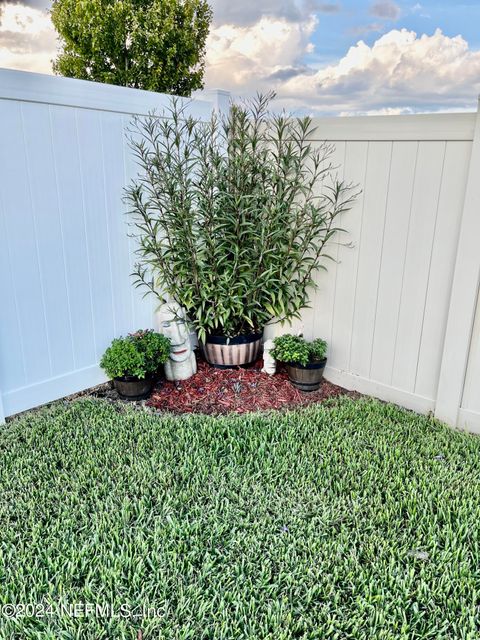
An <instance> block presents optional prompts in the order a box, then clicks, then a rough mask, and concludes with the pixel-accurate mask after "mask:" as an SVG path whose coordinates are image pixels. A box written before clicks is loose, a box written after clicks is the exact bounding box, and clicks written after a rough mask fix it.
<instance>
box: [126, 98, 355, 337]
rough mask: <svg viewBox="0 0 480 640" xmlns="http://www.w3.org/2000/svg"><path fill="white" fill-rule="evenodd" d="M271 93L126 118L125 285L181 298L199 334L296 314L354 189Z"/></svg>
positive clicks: (257, 326)
mask: <svg viewBox="0 0 480 640" xmlns="http://www.w3.org/2000/svg"><path fill="white" fill-rule="evenodd" d="M271 97H272V96H271V95H270V96H259V97H258V98H257V99H256V100H254V101H252V102H250V103H248V104H245V105H243V106H238V105H235V106H232V108H231V109H230V112H229V114H228V115H227V116H226V117H223V118H220V117H218V116H217V115H215V114H213V115H212V118H211V120H210V121H209V122H207V123H205V122H200V121H198V120H196V119H195V118H193V117H191V116H188V114H187V113H186V111H185V107H184V106H182V105H181V104H180V102H179V101H178V100H174V101H173V102H172V105H171V108H170V111H169V113H168V114H167V116H168V117H157V116H155V115H151V116H149V117H146V118H137V119H135V120H134V124H133V127H132V131H131V133H132V135H131V148H132V150H133V152H134V155H135V157H136V160H137V162H138V164H139V166H140V174H139V176H138V178H137V179H136V180H135V181H134V182H133V183H132V185H131V187H130V188H129V189H128V190H127V202H128V204H129V206H130V213H131V215H132V217H133V225H134V228H135V231H134V235H136V236H137V239H138V242H139V244H138V257H139V263H138V265H137V269H136V280H137V284H139V285H146V286H147V287H148V290H149V291H151V292H153V293H154V294H155V295H156V296H158V297H159V298H160V299H161V300H163V296H164V294H166V295H167V296H168V297H171V298H173V299H174V300H175V301H176V302H178V303H179V304H180V305H182V306H183V307H185V309H186V311H187V314H188V316H189V318H190V320H191V322H192V324H193V326H194V327H195V329H196V330H197V332H198V334H199V337H200V338H201V339H203V338H205V336H206V335H207V334H215V333H222V334H224V335H227V336H235V335H239V334H242V333H247V332H250V331H252V330H253V331H261V330H262V329H263V327H264V325H265V324H266V323H267V322H269V321H270V320H271V319H273V318H274V317H276V318H278V319H281V320H288V319H291V318H293V317H299V312H300V310H301V309H302V308H304V307H305V306H307V305H308V303H309V293H310V291H311V289H312V287H313V286H314V279H313V277H314V274H315V272H316V271H317V270H318V269H319V268H325V260H326V259H327V258H328V255H327V254H326V248H327V247H328V245H329V244H330V242H331V241H332V239H333V238H334V236H335V235H336V234H337V233H339V232H340V231H341V229H340V227H339V226H338V224H337V222H338V220H339V216H340V215H341V214H342V213H344V212H346V211H348V209H349V208H350V206H351V204H352V202H353V200H354V198H355V193H354V192H353V191H352V187H351V186H350V185H348V184H346V183H345V182H343V181H339V180H337V179H336V178H335V177H334V176H333V167H332V165H331V163H330V161H329V158H330V156H331V154H332V152H333V147H332V146H331V145H328V144H325V143H320V144H318V143H313V142H312V137H313V136H314V127H313V126H312V120H311V119H310V118H308V117H307V118H291V117H289V116H287V115H285V114H281V115H275V114H272V113H270V112H269V110H268V104H269V100H270V99H271ZM322 182H323V188H322ZM152 276H153V277H152Z"/></svg>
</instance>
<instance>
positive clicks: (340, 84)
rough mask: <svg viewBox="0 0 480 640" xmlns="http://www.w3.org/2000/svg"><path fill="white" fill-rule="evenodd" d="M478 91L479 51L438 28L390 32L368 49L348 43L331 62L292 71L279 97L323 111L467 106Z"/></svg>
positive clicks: (479, 75)
mask: <svg viewBox="0 0 480 640" xmlns="http://www.w3.org/2000/svg"><path fill="white" fill-rule="evenodd" d="M479 92H480V51H471V50H470V49H469V47H468V43H467V42H466V41H465V40H464V39H463V38H462V37H461V36H455V37H453V38H450V37H448V36H446V35H444V34H443V33H442V32H441V31H440V29H437V30H436V31H435V33H434V34H433V35H431V36H428V35H422V36H420V37H417V35H416V33H414V32H413V31H407V30H406V29H402V30H396V29H395V30H392V31H390V32H388V33H386V34H385V35H383V36H382V37H380V38H379V39H378V40H377V41H376V42H375V43H374V44H373V46H371V47H369V46H368V45H367V44H365V43H364V42H363V41H360V42H358V43H357V44H356V45H355V46H354V47H351V48H350V49H349V51H348V52H347V54H346V55H345V56H344V57H343V58H342V59H341V60H340V61H339V62H338V63H336V64H334V65H331V66H329V67H327V68H324V69H320V70H319V71H317V72H316V73H315V74H314V75H305V74H303V75H297V76H296V77H295V78H291V79H290V80H288V81H287V82H285V83H284V84H283V86H282V87H281V88H280V89H279V93H280V95H281V96H282V97H283V98H284V99H286V100H288V102H289V103H290V104H298V105H299V106H300V105H305V104H306V103H307V104H309V105H310V108H312V109H317V110H324V111H337V112H338V111H340V112H343V111H359V110H361V111H364V112H369V111H370V112H371V111H372V110H378V109H396V110H398V109H401V110H404V111H405V112H408V110H409V109H414V110H424V111H425V110H427V111H428V110H436V109H438V108H440V109H452V108H472V107H474V105H475V102H476V96H477V94H478V93H479Z"/></svg>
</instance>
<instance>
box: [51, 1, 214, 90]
mask: <svg viewBox="0 0 480 640" xmlns="http://www.w3.org/2000/svg"><path fill="white" fill-rule="evenodd" d="M211 16H212V12H211V9H210V7H209V5H208V3H207V1H206V0H54V2H53V7H52V22H53V24H54V26H55V28H56V30H57V32H58V34H59V36H60V42H61V45H62V48H63V51H62V52H61V53H60V54H59V56H58V58H57V59H56V61H55V62H54V71H55V72H56V73H58V74H60V75H63V76H67V77H70V78H80V79H84V80H95V81H97V82H105V83H108V84H117V85H122V86H126V87H135V88H137V89H146V90H149V91H158V92H163V93H174V94H177V95H180V96H188V95H190V93H191V92H192V91H193V90H195V89H201V88H202V86H203V84H202V78H203V72H204V51H205V41H206V38H207V35H208V30H209V26H210V21H211Z"/></svg>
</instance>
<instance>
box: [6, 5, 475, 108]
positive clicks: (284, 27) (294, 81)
mask: <svg viewBox="0 0 480 640" xmlns="http://www.w3.org/2000/svg"><path fill="white" fill-rule="evenodd" d="M289 1H290V0H285V2H286V4H285V5H281V3H275V2H271V4H272V6H273V5H275V4H276V6H277V7H281V6H283V7H284V9H285V7H288V6H290V5H289V4H288V2H289ZM320 4H321V5H322V6H323V7H324V9H325V3H319V2H318V0H308V2H307V1H306V0H305V2H304V4H303V5H302V6H303V7H304V8H305V7H308V9H309V10H311V9H312V7H314V6H320ZM263 6H266V5H263ZM332 6H333V3H332ZM335 6H336V5H335ZM0 7H1V15H0V67H7V68H13V69H24V70H29V71H37V72H42V73H51V60H52V59H53V58H54V57H55V55H56V36H55V31H54V29H53V26H52V24H51V21H50V18H49V16H48V14H47V13H45V12H43V11H40V10H38V9H35V8H33V7H28V6H25V5H23V4H11V3H7V4H1V5H0ZM332 10H333V9H332ZM319 19H321V17H320V18H317V17H316V16H315V15H314V14H313V13H306V14H304V15H303V17H301V18H299V19H297V20H293V19H289V18H287V17H285V16H284V17H267V16H263V17H260V18H259V19H258V20H257V21H256V22H255V23H253V24H250V25H242V24H240V25H239V24H236V25H235V24H222V25H217V26H215V25H214V26H213V27H212V29H211V32H210V35H209V38H208V45H207V67H206V76H205V80H206V87H207V88H223V89H228V90H230V91H232V93H233V94H234V95H249V94H252V93H254V92H255V91H263V92H265V91H267V90H269V89H275V90H276V91H277V93H278V96H279V98H278V104H279V105H281V106H286V107H287V108H289V109H293V110H297V111H307V112H313V113H332V114H336V113H341V114H342V115H343V114H352V113H365V114H376V113H410V112H417V111H418V112H427V111H436V110H441V111H456V110H462V109H473V108H475V104H476V97H477V95H478V94H479V93H480V51H473V50H471V49H470V48H469V46H468V43H467V42H466V41H465V40H464V38H462V36H460V35H459V36H456V37H448V36H446V35H444V34H443V33H442V32H441V31H440V30H437V31H435V33H433V34H432V35H421V36H417V35H416V34H415V33H414V32H413V31H407V30H406V29H401V30H396V29H394V30H392V31H389V32H388V33H386V34H384V35H382V36H381V37H379V38H378V39H377V40H376V42H375V43H374V44H373V45H372V46H369V45H367V44H366V43H365V42H363V41H362V40H360V41H359V42H358V43H357V44H356V45H354V46H352V47H351V48H350V49H349V50H348V52H347V53H346V54H345V55H344V56H343V57H342V58H340V59H339V60H338V61H337V62H335V63H333V64H331V65H329V66H327V67H322V68H313V67H312V66H308V65H307V64H306V62H305V54H307V53H309V52H312V50H313V44H312V36H313V34H314V32H315V30H316V28H317V24H318V20H319ZM307 59H308V58H307Z"/></svg>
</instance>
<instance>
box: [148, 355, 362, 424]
mask: <svg viewBox="0 0 480 640" xmlns="http://www.w3.org/2000/svg"><path fill="white" fill-rule="evenodd" d="M262 366H263V362H262V360H259V361H257V362H256V363H255V365H254V366H253V367H251V368H249V369H242V368H238V369H215V368H213V367H211V366H209V365H208V364H206V363H205V362H203V361H201V360H199V361H198V372H197V374H196V375H194V376H192V377H191V378H189V379H188V380H184V381H182V382H178V383H173V382H164V383H163V384H162V385H161V386H160V387H159V388H156V389H154V391H153V393H152V395H151V397H150V399H149V400H147V402H146V405H147V406H149V407H152V408H155V409H157V410H160V411H168V412H172V413H204V414H209V415H218V414H225V413H230V412H234V413H247V412H249V411H266V410H269V409H282V408H289V407H296V406H301V405H307V404H311V403H313V402H319V401H322V400H325V399H326V398H329V397H332V396H338V395H345V394H350V392H349V391H346V390H345V389H343V388H342V387H338V386H336V385H334V384H331V383H330V382H327V381H326V380H324V381H323V382H322V383H321V385H320V389H319V390H318V391H313V392H311V393H302V392H301V391H299V390H298V389H295V387H293V386H292V385H291V383H290V382H289V380H288V376H287V374H286V372H285V371H280V373H277V374H275V375H274V376H269V375H268V374H266V373H262V372H261V368H262ZM352 395H353V394H352Z"/></svg>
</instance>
